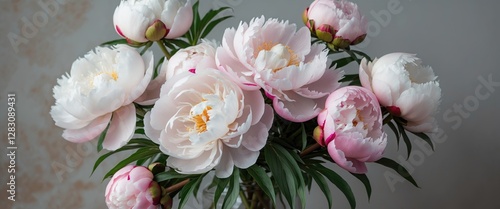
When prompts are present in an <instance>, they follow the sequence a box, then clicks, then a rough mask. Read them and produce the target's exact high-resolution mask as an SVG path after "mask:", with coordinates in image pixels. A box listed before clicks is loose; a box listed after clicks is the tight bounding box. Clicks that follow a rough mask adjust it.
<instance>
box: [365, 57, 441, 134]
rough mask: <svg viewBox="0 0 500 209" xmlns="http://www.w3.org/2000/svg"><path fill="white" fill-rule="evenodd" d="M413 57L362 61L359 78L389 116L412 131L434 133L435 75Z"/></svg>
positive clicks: (437, 99)
mask: <svg viewBox="0 0 500 209" xmlns="http://www.w3.org/2000/svg"><path fill="white" fill-rule="evenodd" d="M421 63H422V61H421V60H420V59H419V58H418V57H416V56H415V55H413V54H407V53H391V54H387V55H384V56H382V57H381V58H380V59H375V60H374V61H373V62H368V61H367V60H366V59H363V60H362V62H361V65H360V67H359V77H360V80H361V84H362V85H363V87H365V88H368V89H370V90H372V92H373V93H374V94H375V95H376V96H377V98H378V101H379V102H380V104H381V105H382V106H385V107H386V108H387V110H389V112H390V113H391V114H393V115H394V116H396V117H402V118H403V119H405V120H407V121H408V123H407V124H406V126H405V128H406V129H407V130H409V131H412V132H434V131H436V129H437V125H436V120H435V118H434V114H435V113H436V112H437V108H438V106H439V103H440V99H441V88H440V87H439V82H438V81H437V76H435V75H434V71H433V70H432V68H431V67H429V66H422V65H421Z"/></svg>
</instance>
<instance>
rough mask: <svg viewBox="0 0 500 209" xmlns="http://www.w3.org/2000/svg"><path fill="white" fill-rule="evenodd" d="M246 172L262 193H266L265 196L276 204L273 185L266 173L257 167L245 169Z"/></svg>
mask: <svg viewBox="0 0 500 209" xmlns="http://www.w3.org/2000/svg"><path fill="white" fill-rule="evenodd" d="M247 171H248V173H249V174H250V175H251V176H252V177H253V179H254V180H255V182H257V184H258V185H259V187H260V188H261V189H262V191H264V193H266V195H267V196H268V197H269V198H271V200H272V201H273V202H276V194H275V192H274V187H273V183H272V181H271V178H270V177H269V176H268V175H267V173H266V171H264V169H263V168H261V167H260V166H258V165H253V166H251V167H250V168H248V169H247Z"/></svg>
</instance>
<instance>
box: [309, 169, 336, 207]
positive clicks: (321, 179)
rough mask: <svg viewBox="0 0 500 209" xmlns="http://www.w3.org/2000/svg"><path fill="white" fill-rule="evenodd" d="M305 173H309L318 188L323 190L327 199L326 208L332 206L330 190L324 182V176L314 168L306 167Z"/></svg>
mask: <svg viewBox="0 0 500 209" xmlns="http://www.w3.org/2000/svg"><path fill="white" fill-rule="evenodd" d="M307 174H309V175H311V176H312V178H313V179H314V181H316V184H317V185H318V187H319V189H321V191H322V192H323V194H324V195H325V197H326V200H327V201H328V208H332V192H331V191H330V187H328V183H327V182H326V179H325V177H323V176H322V175H321V174H320V173H319V172H317V171H315V170H314V169H307Z"/></svg>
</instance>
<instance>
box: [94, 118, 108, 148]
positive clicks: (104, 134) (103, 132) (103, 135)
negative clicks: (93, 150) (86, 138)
mask: <svg viewBox="0 0 500 209" xmlns="http://www.w3.org/2000/svg"><path fill="white" fill-rule="evenodd" d="M111 119H112V118H111ZM109 124H110V123H108V125H107V126H106V128H105V129H104V131H102V133H101V135H99V140H97V152H100V151H101V150H102V143H103V142H104V139H105V138H106V134H107V133H108V129H109Z"/></svg>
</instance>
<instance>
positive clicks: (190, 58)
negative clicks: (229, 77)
mask: <svg viewBox="0 0 500 209" xmlns="http://www.w3.org/2000/svg"><path fill="white" fill-rule="evenodd" d="M216 47H217V45H216V44H215V43H214V42H210V41H204V42H202V43H200V44H198V45H196V46H190V47H187V48H184V49H181V50H179V51H178V52H177V53H175V55H174V56H172V57H171V58H170V60H169V61H168V65H164V66H163V67H166V69H165V71H166V76H167V77H166V78H167V79H170V78H171V77H173V76H174V75H177V74H179V73H181V72H185V71H196V69H198V68H199V69H205V68H212V69H217V65H216V64H215V48H216Z"/></svg>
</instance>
